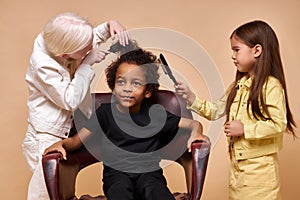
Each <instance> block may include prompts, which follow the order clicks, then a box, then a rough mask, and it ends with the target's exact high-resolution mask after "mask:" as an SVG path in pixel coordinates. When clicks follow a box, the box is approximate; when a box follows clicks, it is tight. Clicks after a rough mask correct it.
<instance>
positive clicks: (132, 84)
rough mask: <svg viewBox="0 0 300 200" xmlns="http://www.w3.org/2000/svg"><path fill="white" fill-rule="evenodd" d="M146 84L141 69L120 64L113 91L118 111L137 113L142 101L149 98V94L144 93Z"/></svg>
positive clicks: (131, 65)
mask: <svg viewBox="0 0 300 200" xmlns="http://www.w3.org/2000/svg"><path fill="white" fill-rule="evenodd" d="M146 84H147V81H146V77H145V73H144V71H143V70H142V69H141V67H139V66H138V65H136V64H129V63H122V64H120V66H119V67H118V69H117V72H116V80H115V88H114V91H113V94H114V95H115V96H116V98H117V101H118V104H117V108H118V109H119V111H121V112H128V110H129V112H131V113H135V112H139V111H140V107H141V104H142V101H143V99H144V98H149V97H150V96H151V93H150V92H149V91H146Z"/></svg>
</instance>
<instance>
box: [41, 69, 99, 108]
mask: <svg viewBox="0 0 300 200" xmlns="http://www.w3.org/2000/svg"><path fill="white" fill-rule="evenodd" d="M64 73H68V72H67V71H65V72H63V71H61V72H60V71H59V70H57V69H56V68H54V67H40V68H38V69H37V73H36V77H35V79H36V83H35V85H36V87H37V88H38V89H39V90H40V91H41V92H42V93H43V94H44V95H45V96H46V97H47V98H48V99H50V101H52V102H53V103H54V104H56V105H57V106H59V107H61V108H63V109H66V110H71V111H74V110H75V109H77V108H78V106H79V105H80V104H81V102H82V101H83V100H84V98H85V96H86V95H87V92H88V91H89V88H90V83H91V81H92V80H93V78H94V71H93V70H92V69H91V66H90V65H87V64H82V65H80V67H79V68H78V69H77V71H76V72H75V74H74V78H73V79H72V80H71V81H70V79H69V78H68V75H66V74H64Z"/></svg>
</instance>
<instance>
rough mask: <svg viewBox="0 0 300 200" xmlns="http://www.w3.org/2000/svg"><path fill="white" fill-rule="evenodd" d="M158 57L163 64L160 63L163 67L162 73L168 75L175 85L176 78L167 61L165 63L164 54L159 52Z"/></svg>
mask: <svg viewBox="0 0 300 200" xmlns="http://www.w3.org/2000/svg"><path fill="white" fill-rule="evenodd" d="M159 59H160V61H161V62H162V64H163V65H162V69H163V71H164V73H165V74H166V75H168V76H169V77H170V79H171V80H172V81H173V83H174V84H175V85H177V84H178V82H177V80H176V78H175V77H174V76H173V73H172V70H171V68H170V66H169V65H168V63H167V61H166V59H165V57H164V55H163V54H159Z"/></svg>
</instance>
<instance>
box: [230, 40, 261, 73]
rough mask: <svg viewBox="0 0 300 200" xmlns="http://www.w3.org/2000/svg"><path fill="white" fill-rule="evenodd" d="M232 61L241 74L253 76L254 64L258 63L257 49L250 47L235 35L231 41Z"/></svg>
mask: <svg viewBox="0 0 300 200" xmlns="http://www.w3.org/2000/svg"><path fill="white" fill-rule="evenodd" d="M230 42H231V49H232V56H231V58H232V60H233V63H234V65H235V66H236V67H237V70H238V71H239V72H246V73H248V74H249V75H250V76H251V75H253V71H254V69H253V68H254V67H253V66H254V63H255V61H256V47H253V48H250V47H248V46H247V45H246V44H245V43H244V42H243V41H242V40H241V39H240V38H238V37H237V36H236V35H234V36H233V37H232V38H231V39H230Z"/></svg>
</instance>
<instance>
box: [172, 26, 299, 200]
mask: <svg viewBox="0 0 300 200" xmlns="http://www.w3.org/2000/svg"><path fill="white" fill-rule="evenodd" d="M230 42H231V48H232V51H233V54H232V59H233V63H234V64H235V66H236V67H237V72H236V79H235V81H234V82H233V84H232V85H231V86H230V87H229V89H228V90H227V92H226V96H225V97H224V98H223V99H220V100H218V101H216V102H209V101H205V100H202V99H200V98H199V97H196V95H195V94H194V93H193V92H192V91H191V90H190V89H189V88H188V87H187V86H186V85H185V84H183V83H179V84H178V85H176V86H175V88H176V91H177V93H178V94H179V95H182V97H183V98H185V99H186V100H187V103H188V105H189V108H190V109H192V110H193V111H195V112H197V113H198V114H200V115H201V116H203V117H205V118H207V119H209V120H215V119H218V118H220V117H222V116H224V115H226V122H225V126H224V133H225V134H226V136H227V137H228V144H229V145H228V146H229V155H230V159H231V169H230V182H229V199H234V200H248V199H249V200H264V199H265V200H278V199H281V197H280V180H279V169H278V158H277V152H278V151H279V150H280V149H281V148H282V142H283V134H284V132H286V131H287V132H290V133H291V134H292V135H293V136H294V137H296V135H295V133H294V127H295V122H294V120H293V116H292V113H291V111H290V108H289V103H288V98H287V91H286V83H285V78H284V72H283V66H282V62H281V58H280V53H279V44H278V39H277V37H276V34H275V32H274V31H273V30H272V28H271V27H270V26H269V25H268V24H267V23H265V22H263V21H252V22H249V23H246V24H244V25H242V26H240V27H238V28H237V29H236V30H234V31H233V33H232V35H231V36H230Z"/></svg>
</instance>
